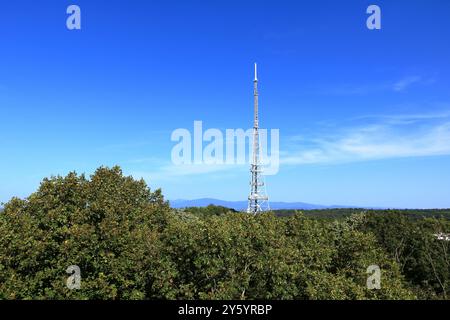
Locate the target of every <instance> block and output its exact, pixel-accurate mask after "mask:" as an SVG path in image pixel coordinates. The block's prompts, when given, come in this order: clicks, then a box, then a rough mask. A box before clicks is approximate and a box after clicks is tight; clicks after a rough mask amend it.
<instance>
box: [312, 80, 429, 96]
mask: <svg viewBox="0 0 450 320" xmlns="http://www.w3.org/2000/svg"><path fill="white" fill-rule="evenodd" d="M435 82H436V79H435V77H423V76H418V75H408V76H405V77H403V78H401V79H397V80H395V81H385V82H377V83H358V84H352V83H340V84H333V85H330V86H328V87H326V88H325V89H323V88H321V89H320V90H318V92H319V93H321V94H329V95H366V94H371V93H378V92H389V91H390V92H403V91H406V90H407V89H408V88H410V87H411V86H413V85H425V86H426V85H430V84H433V83H435Z"/></svg>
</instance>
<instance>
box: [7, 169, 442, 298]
mask: <svg viewBox="0 0 450 320" xmlns="http://www.w3.org/2000/svg"><path fill="white" fill-rule="evenodd" d="M449 232H450V209H442V210H363V209H321V210H306V211H301V210H275V211H273V212H268V213H263V214H260V215H257V216H253V215H249V214H246V213H242V212H236V211H234V210H232V209H229V208H225V207H220V206H214V205H210V206H208V207H191V208H184V209H174V208H171V207H170V204H169V202H168V201H166V200H165V199H164V196H163V194H162V191H161V190H159V189H157V190H150V189H149V188H148V186H147V184H146V183H145V182H144V181H143V180H135V179H133V178H132V177H128V176H125V175H124V174H123V173H122V170H121V169H120V168H119V167H113V168H106V167H101V168H99V169H97V170H96V172H95V173H94V174H93V175H91V176H89V177H87V176H85V175H84V174H77V173H75V172H72V173H69V174H68V175H67V176H64V177H62V176H57V177H50V178H46V179H44V180H43V181H42V182H41V184H40V186H39V188H38V189H37V190H36V192H34V193H32V194H31V195H30V196H29V197H27V198H26V199H19V198H13V199H11V200H10V201H9V202H8V203H6V204H4V208H3V210H2V211H1V213H0V235H1V237H0V299H108V300H109V299H123V300H128V299H246V300H252V299H301V300H309V299H314V300H317V299H319V300H325V299H326V300H349V299H351V300H366V299H378V300H397V299H426V300H428V299H439V300H443V299H444V300H448V299H449V294H450V288H449V285H450V256H449V255H450V252H449V249H450V241H445V240H439V239H437V237H436V234H440V233H449ZM371 265H377V266H379V268H380V270H381V278H380V288H379V289H369V288H368V287H367V278H368V274H367V268H368V267H369V266H371ZM69 266H77V267H78V268H79V270H80V280H81V281H80V286H79V287H78V288H76V289H73V288H70V286H68V277H69V276H70V274H68V273H67V269H68V267H69Z"/></svg>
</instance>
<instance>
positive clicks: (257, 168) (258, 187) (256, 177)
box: [247, 63, 270, 214]
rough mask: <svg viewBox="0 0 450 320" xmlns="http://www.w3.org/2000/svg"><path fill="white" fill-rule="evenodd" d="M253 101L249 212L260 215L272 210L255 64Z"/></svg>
mask: <svg viewBox="0 0 450 320" xmlns="http://www.w3.org/2000/svg"><path fill="white" fill-rule="evenodd" d="M253 100H254V113H255V114H254V122H253V145H252V163H251V165H250V172H251V180H250V195H249V196H248V207H247V212H248V213H252V214H258V213H261V212H263V211H267V210H270V208H269V197H268V196H267V195H266V189H265V184H264V176H263V168H262V164H261V157H260V145H259V131H258V130H259V123H258V74H257V66H256V63H255V79H254V80H253Z"/></svg>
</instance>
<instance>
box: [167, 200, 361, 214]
mask: <svg viewBox="0 0 450 320" xmlns="http://www.w3.org/2000/svg"><path fill="white" fill-rule="evenodd" d="M169 203H170V206H171V207H172V208H176V209H181V208H187V207H206V206H208V205H210V204H212V205H216V206H223V207H227V208H232V209H234V210H237V211H242V210H245V209H247V204H248V202H247V201H226V200H219V199H214V198H201V199H193V200H185V199H177V200H169ZM269 204H270V208H271V209H273V210H282V209H291V210H295V209H298V210H313V209H337V208H355V207H354V206H339V205H331V206H324V205H319V204H312V203H305V202H277V201H274V202H269Z"/></svg>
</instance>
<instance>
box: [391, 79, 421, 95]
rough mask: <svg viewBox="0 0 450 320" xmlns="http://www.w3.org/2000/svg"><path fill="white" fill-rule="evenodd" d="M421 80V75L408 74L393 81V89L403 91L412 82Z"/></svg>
mask: <svg viewBox="0 0 450 320" xmlns="http://www.w3.org/2000/svg"><path fill="white" fill-rule="evenodd" d="M421 81H422V77H420V76H409V77H405V78H403V79H401V80H399V81H397V82H395V83H394V85H393V89H394V91H397V92H399V91H403V90H405V89H406V88H408V87H409V86H411V85H412V84H414V83H418V82H421Z"/></svg>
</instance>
